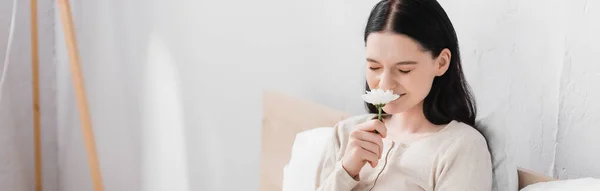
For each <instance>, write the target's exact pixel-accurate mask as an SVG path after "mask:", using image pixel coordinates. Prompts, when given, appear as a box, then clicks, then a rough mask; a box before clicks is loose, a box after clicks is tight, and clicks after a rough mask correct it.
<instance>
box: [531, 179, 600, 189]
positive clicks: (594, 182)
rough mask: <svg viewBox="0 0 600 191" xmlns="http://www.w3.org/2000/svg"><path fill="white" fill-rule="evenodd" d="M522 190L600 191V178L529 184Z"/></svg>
mask: <svg viewBox="0 0 600 191" xmlns="http://www.w3.org/2000/svg"><path fill="white" fill-rule="evenodd" d="M521 191H600V179H594V178H580V179H571V180H557V181H551V182H541V183H536V184H532V185H529V186H527V187H525V188H523V189H521Z"/></svg>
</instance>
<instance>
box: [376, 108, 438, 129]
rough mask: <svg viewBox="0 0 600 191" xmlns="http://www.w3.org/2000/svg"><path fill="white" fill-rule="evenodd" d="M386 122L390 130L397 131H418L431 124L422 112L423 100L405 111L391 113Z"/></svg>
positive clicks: (427, 127)
mask: <svg viewBox="0 0 600 191" xmlns="http://www.w3.org/2000/svg"><path fill="white" fill-rule="evenodd" d="M387 123H389V126H388V128H389V130H390V131H395V132H399V133H418V132H422V131H427V129H429V127H431V126H433V124H432V123H430V122H429V121H428V120H427V118H425V114H423V102H421V103H419V104H417V105H416V106H415V107H413V108H411V109H409V110H407V111H405V112H402V113H395V114H393V115H392V117H391V118H390V119H389V122H387Z"/></svg>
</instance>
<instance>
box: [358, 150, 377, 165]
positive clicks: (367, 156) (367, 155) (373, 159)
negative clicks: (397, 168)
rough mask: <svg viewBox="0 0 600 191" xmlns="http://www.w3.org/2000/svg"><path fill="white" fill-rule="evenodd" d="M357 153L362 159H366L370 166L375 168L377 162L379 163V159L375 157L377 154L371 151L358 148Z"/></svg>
mask: <svg viewBox="0 0 600 191" xmlns="http://www.w3.org/2000/svg"><path fill="white" fill-rule="evenodd" d="M359 155H360V156H361V159H362V160H364V161H367V162H368V163H369V164H371V167H373V168H375V167H376V166H377V164H379V159H378V158H377V155H375V154H373V153H372V152H369V151H366V150H360V151H359Z"/></svg>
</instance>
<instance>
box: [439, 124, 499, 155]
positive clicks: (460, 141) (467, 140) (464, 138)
mask: <svg viewBox="0 0 600 191" xmlns="http://www.w3.org/2000/svg"><path fill="white" fill-rule="evenodd" d="M446 128H448V129H447V131H446V135H445V136H444V137H445V138H446V139H447V140H446V143H447V146H448V148H447V149H449V151H452V150H453V149H454V150H457V151H467V150H472V149H475V150H478V151H482V152H483V151H485V152H489V151H488V149H487V141H486V139H485V137H484V136H483V135H482V134H481V133H480V132H479V131H478V130H477V129H476V128H475V127H473V126H470V125H468V124H465V123H461V122H458V121H452V122H451V123H450V124H448V126H447V127H446ZM466 148H469V149H466Z"/></svg>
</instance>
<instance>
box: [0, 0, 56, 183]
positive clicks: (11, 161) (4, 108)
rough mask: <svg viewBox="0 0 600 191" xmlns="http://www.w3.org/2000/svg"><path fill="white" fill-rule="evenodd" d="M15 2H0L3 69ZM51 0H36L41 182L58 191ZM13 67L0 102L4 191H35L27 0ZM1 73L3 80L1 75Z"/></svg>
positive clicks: (20, 8)
mask: <svg viewBox="0 0 600 191" xmlns="http://www.w3.org/2000/svg"><path fill="white" fill-rule="evenodd" d="M12 3H13V1H12V0H2V1H0V55H1V56H0V58H1V59H0V60H2V61H1V62H0V71H2V70H3V68H4V58H5V56H6V55H5V52H6V45H7V40H8V34H9V27H10V20H11V14H12V6H13V4H12ZM52 3H53V2H52V1H51V0H38V11H39V12H38V29H39V58H40V63H39V64H40V101H41V104H40V113H41V131H42V160H43V162H42V166H43V168H42V173H43V179H42V181H43V182H42V184H43V186H44V190H46V191H56V190H58V169H57V165H56V164H57V155H56V153H57V145H56V90H55V85H56V80H55V77H56V73H55V72H54V68H55V65H54V61H53V58H54V38H53V35H54V27H53V21H54V20H53V19H52V15H53V7H52ZM17 5H18V6H17V15H16V20H15V21H16V25H15V34H14V39H13V44H12V48H11V51H10V54H9V56H10V61H9V62H10V64H9V65H8V69H7V76H6V81H5V84H4V87H3V88H2V89H1V91H2V92H1V94H2V95H1V97H2V100H0V185H1V186H0V187H1V188H0V189H1V190H15V191H21V190H34V185H35V174H34V153H33V146H34V144H33V112H32V111H33V104H32V103H33V99H32V77H31V41H30V40H31V33H30V31H31V28H30V20H31V17H30V6H29V1H21V0H19V1H18V4H17ZM1 75H2V74H1V72H0V76H1Z"/></svg>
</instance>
